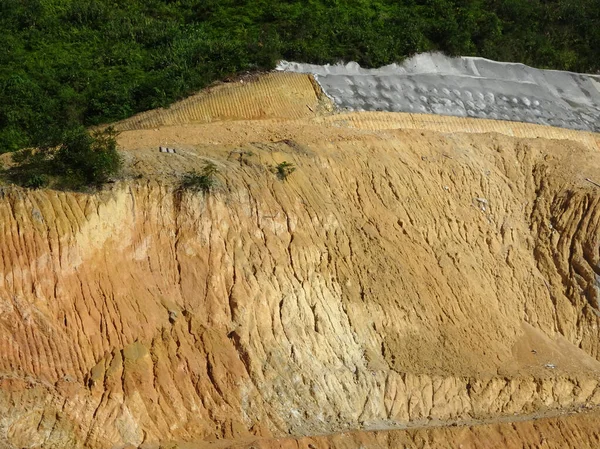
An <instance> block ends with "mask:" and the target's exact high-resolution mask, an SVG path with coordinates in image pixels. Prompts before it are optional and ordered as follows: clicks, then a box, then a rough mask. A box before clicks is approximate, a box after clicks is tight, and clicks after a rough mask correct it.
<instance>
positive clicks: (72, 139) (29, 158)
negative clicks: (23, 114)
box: [5, 128, 122, 190]
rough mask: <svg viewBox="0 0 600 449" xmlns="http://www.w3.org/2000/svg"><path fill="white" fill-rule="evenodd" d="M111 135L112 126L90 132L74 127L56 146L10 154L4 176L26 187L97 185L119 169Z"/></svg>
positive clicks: (117, 156)
mask: <svg viewBox="0 0 600 449" xmlns="http://www.w3.org/2000/svg"><path fill="white" fill-rule="evenodd" d="M115 137H116V133H115V132H114V130H113V129H112V128H108V129H107V130H104V131H99V132H95V133H93V134H89V133H88V132H87V131H86V130H85V129H84V128H74V129H72V130H70V131H68V132H67V133H66V134H65V135H64V136H63V137H62V139H61V140H62V144H60V145H58V146H56V147H40V148H38V149H35V150H32V149H26V150H23V151H20V152H17V153H15V154H13V158H12V159H13V166H12V167H11V168H9V169H8V170H6V172H5V177H7V178H8V180H10V181H12V182H15V183H17V184H19V185H21V186H23V187H29V188H40V187H46V186H51V187H55V188H61V189H68V190H83V189H86V188H89V187H100V186H101V185H102V184H104V183H106V182H108V181H109V180H110V179H111V177H114V176H116V175H118V173H119V171H120V169H121V165H122V162H121V157H120V156H119V153H118V151H117V143H116V139H115Z"/></svg>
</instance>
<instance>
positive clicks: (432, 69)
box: [278, 53, 600, 132]
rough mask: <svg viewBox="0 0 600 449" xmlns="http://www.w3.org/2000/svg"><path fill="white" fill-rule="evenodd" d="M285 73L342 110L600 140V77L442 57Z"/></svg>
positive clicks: (291, 67)
mask: <svg viewBox="0 0 600 449" xmlns="http://www.w3.org/2000/svg"><path fill="white" fill-rule="evenodd" d="M278 70H284V71H290V72H301V73H311V74H313V75H314V77H315V79H316V80H317V82H318V83H319V84H320V85H321V87H322V89H323V91H324V92H325V94H326V95H327V96H329V97H330V98H331V99H332V100H333V101H334V103H335V104H336V105H337V106H338V107H340V108H342V109H348V110H354V111H394V112H413V113H425V114H440V115H454V116H461V117H481V118H487V119H498V120H513V121H520V122H529V123H538V124H543V125H552V126H558V127H563V128H571V129H580V130H586V131H595V132H600V76H595V75H584V74H579V73H572V72H561V71H556V70H540V69H535V68H532V67H528V66H526V65H523V64H515V63H503V62H495V61H490V60H488V59H483V58H470V57H461V58H451V57H448V56H444V55H442V54H439V53H425V54H420V55H417V56H414V57H412V58H410V59H408V60H406V61H405V62H403V63H402V64H392V65H389V66H385V67H381V68H379V69H363V68H361V67H360V66H359V65H358V64H357V63H352V62H351V63H349V64H338V65H325V66H319V65H312V64H300V63H294V62H286V61H282V62H281V63H280V64H279V66H278Z"/></svg>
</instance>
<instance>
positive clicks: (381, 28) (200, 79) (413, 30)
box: [0, 0, 600, 184]
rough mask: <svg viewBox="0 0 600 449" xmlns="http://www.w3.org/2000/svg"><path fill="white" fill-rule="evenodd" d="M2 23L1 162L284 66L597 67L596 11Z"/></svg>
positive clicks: (191, 10)
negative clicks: (437, 61) (423, 56)
mask: <svg viewBox="0 0 600 449" xmlns="http://www.w3.org/2000/svg"><path fill="white" fill-rule="evenodd" d="M0 26H1V28H2V33H1V34H0V153H1V152H7V151H15V150H17V149H20V148H25V147H38V146H43V147H44V146H45V147H50V146H55V145H57V144H61V143H62V142H63V141H64V139H65V136H69V135H71V134H72V133H73V132H74V131H73V130H77V129H80V127H81V126H90V125H97V124H101V123H108V122H111V121H114V120H118V119H122V118H125V117H128V116H130V115H132V114H134V113H136V112H139V111H143V110H147V109H152V108H156V107H159V106H166V105H168V104H169V103H170V102H172V101H174V100H177V99H180V98H182V97H184V96H186V95H187V94H189V93H190V92H192V91H194V90H197V89H200V88H202V87H204V86H206V85H208V84H210V83H211V82H213V81H215V80H219V79H226V78H227V77H230V76H234V75H235V74H237V73H240V72H244V71H253V70H261V69H270V68H272V67H273V65H274V64H275V62H276V61H277V60H279V59H288V60H296V61H305V62H313V63H327V62H337V61H339V60H346V61H350V60H355V61H358V62H359V63H360V64H362V65H366V66H379V65H382V64H388V63H391V62H394V61H400V60H402V59H403V58H405V57H406V56H408V55H411V54H413V53H416V52H422V51H428V50H441V51H444V52H446V53H449V54H452V55H459V54H460V55H480V56H485V57H489V58H492V59H498V60H504V61H520V62H523V63H526V64H530V65H534V66H538V67H546V68H555V69H567V70H574V71H583V72H598V70H599V69H600V7H599V5H598V0H279V1H275V0H2V1H0ZM34 181H35V182H34ZM42 181H43V179H41V178H40V179H37V180H32V182H34V184H39V183H41V182H42Z"/></svg>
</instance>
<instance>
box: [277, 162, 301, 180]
mask: <svg viewBox="0 0 600 449" xmlns="http://www.w3.org/2000/svg"><path fill="white" fill-rule="evenodd" d="M271 171H272V172H273V173H275V174H276V175H277V177H278V178H279V179H281V180H282V181H285V180H286V179H287V177H288V176H289V175H291V174H292V173H294V172H295V171H296V167H295V166H294V164H292V163H291V162H288V161H283V162H281V163H279V164H277V165H276V166H275V167H273V168H272V169H271Z"/></svg>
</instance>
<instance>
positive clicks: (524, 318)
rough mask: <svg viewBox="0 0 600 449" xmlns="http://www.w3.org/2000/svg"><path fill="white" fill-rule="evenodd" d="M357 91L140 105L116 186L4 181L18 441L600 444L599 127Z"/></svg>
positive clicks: (2, 424)
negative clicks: (144, 118) (249, 103)
mask: <svg viewBox="0 0 600 449" xmlns="http://www.w3.org/2000/svg"><path fill="white" fill-rule="evenodd" d="M311 88H312V87H311ZM302 101H304V100H302ZM309 112H310V111H309ZM352 117H353V118H352V123H359V124H361V125H360V126H356V125H352V124H349V123H348V122H344V120H346V119H348V117H346V118H344V116H343V115H335V116H331V117H329V116H319V115H318V114H313V115H311V116H307V117H305V118H290V119H289V120H283V119H278V120H272V119H265V120H243V121H240V120H237V121H221V122H218V123H212V124H204V125H200V124H196V125H186V126H170V127H164V128H159V129H158V130H155V129H148V130H145V129H138V130H130V131H126V132H124V133H123V134H122V135H121V138H120V139H121V144H122V146H123V148H124V153H125V157H126V160H127V165H128V169H127V170H128V173H129V176H130V177H131V178H130V179H128V180H125V181H121V182H119V183H117V184H115V185H114V186H112V187H111V188H110V189H107V190H106V191H104V192H100V193H98V194H94V195H85V194H74V193H58V192H52V191H24V190H18V189H4V190H3V193H2V199H0V228H1V229H0V273H1V276H0V410H2V412H3V413H2V414H1V415H0V447H6V448H17V447H94V448H109V447H123V446H125V445H128V444H131V445H134V446H144V447H157V446H158V445H159V444H161V443H162V444H163V446H165V447H167V446H168V445H169V444H179V445H182V446H183V447H203V446H205V445H210V446H231V445H239V446H240V447H250V445H254V444H259V445H265V447H266V446H268V447H278V446H282V447H283V446H287V445H291V446H294V447H303V448H304V447H307V448H309V449H314V448H315V447H318V448H328V447H331V448H333V447H335V448H339V447H348V448H358V447H360V446H361V445H362V446H368V447H371V446H382V447H389V448H392V447H394V448H395V447H402V445H401V443H402V444H404V445H405V447H419V448H424V447H430V448H438V447H439V448H445V447H460V446H459V445H460V444H463V447H464V448H469V447H509V448H513V447H514V448H517V447H519V448H520V447H535V448H538V447H539V448H547V447H557V448H558V447H561V448H562V447H573V448H579V447H594V444H596V443H597V441H598V433H597V430H596V428H595V427H594V425H593V422H594V420H596V419H597V413H598V412H597V411H594V410H592V411H591V412H590V413H587V414H575V415H569V416H568V417H567V416H562V415H563V414H565V413H567V412H568V413H571V412H577V411H580V410H582V409H584V408H585V409H595V408H596V407H597V406H598V405H600V385H599V383H600V362H598V360H599V358H600V348H599V346H598V342H599V338H598V324H599V314H600V312H599V297H598V294H599V288H598V281H597V279H598V276H599V275H600V269H599V268H598V262H599V260H600V252H599V244H600V241H599V239H600V232H599V231H600V194H599V187H597V186H596V185H594V184H593V183H591V182H589V181H587V180H586V178H588V179H591V180H596V181H598V180H599V179H600V155H599V153H598V148H597V147H596V143H595V142H596V140H595V139H596V136H595V135H594V134H577V133H575V132H572V131H568V133H574V135H576V136H577V141H573V140H568V139H569V138H570V137H569V136H570V135H571V134H568V135H567V134H564V135H563V134H561V136H562V137H564V138H562V139H561V138H559V139H555V140H551V139H546V138H536V139H527V138H523V137H520V138H516V137H509V136H506V135H502V134H498V133H490V134H472V133H461V132H458V131H459V130H458V129H455V132H452V133H449V132H439V131H433V130H426V129H423V130H419V129H412V130H406V129H404V130H403V129H391V128H398V126H390V127H389V128H390V129H384V127H381V126H373V125H370V124H369V123H372V120H373V116H366V117H365V119H364V121H363V120H362V119H361V118H360V114H358V115H357V114H355V115H352ZM385 117H387V118H385V120H388V121H394V120H398V121H401V120H403V118H402V116H399V115H395V114H389V115H386V116H385ZM411 120H412V118H411ZM449 120H456V119H449ZM377 123H382V120H379V121H378V122H377ZM464 123H468V122H464ZM509 125H510V124H508V125H507V126H509ZM444 126H448V127H451V126H455V127H456V126H458V125H452V123H450V122H449V123H446V125H444ZM532 129H533V128H532ZM565 132H567V131H565ZM557 133H558V134H560V133H559V132H558V131H557ZM165 138H168V139H169V142H170V146H172V147H174V148H176V149H177V153H176V154H165V153H159V152H158V145H161V144H162V142H161V141H162V140H163V139H165ZM206 161H213V162H214V163H215V164H216V165H217V166H218V167H219V170H220V174H219V184H218V187H217V188H216V189H215V191H214V192H213V193H211V194H209V195H204V194H202V193H194V192H190V191H181V190H179V189H178V188H177V187H178V183H179V180H180V178H181V174H182V173H183V172H185V171H188V170H191V169H194V168H196V169H199V168H201V167H202V166H203V164H204V163H205V162H206ZM282 161H289V162H292V163H293V164H295V166H296V167H297V170H296V171H295V172H294V173H292V174H291V175H290V176H289V177H288V179H287V180H285V181H283V180H280V179H278V178H277V177H276V176H275V175H274V174H273V173H272V172H271V171H270V166H272V165H275V164H277V163H280V162H282ZM535 418H544V419H543V420H540V421H531V420H533V419H535ZM507 421H508V422H509V423H507V424H503V422H507ZM510 421H515V423H514V424H510ZM449 424H460V425H461V427H452V428H448V429H446V428H444V427H443V426H444V425H449ZM432 425H435V426H438V427H439V426H441V428H435V429H434V428H433V427H431V426H432ZM462 425H464V426H465V427H462ZM407 426H409V427H423V429H421V430H410V431H403V430H398V429H403V428H405V427H407ZM473 426H475V427H473ZM345 432H354V433H351V434H346V433H345ZM355 432H359V433H355ZM318 435H322V436H320V437H317V436H318ZM326 435H329V436H326ZM486 435H494V436H490V437H489V438H488V437H487V436H486ZM548 435H550V437H548ZM284 437H292V438H291V439H281V438H284ZM304 437H311V438H312V437H314V439H304ZM549 438H551V439H552V441H551V443H552V444H550V443H549V442H548V441H550V440H549ZM216 440H220V441H216ZM254 441H257V442H256V443H253V442H254ZM478 441H480V442H485V441H488V442H490V443H489V445H488V446H485V445H483V444H484V443H481V444H480V443H478ZM544 441H545V442H544ZM211 442H212V443H211ZM454 443H456V444H454ZM485 444H487V443H485ZM186 445H187V446H186Z"/></svg>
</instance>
